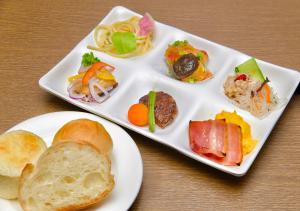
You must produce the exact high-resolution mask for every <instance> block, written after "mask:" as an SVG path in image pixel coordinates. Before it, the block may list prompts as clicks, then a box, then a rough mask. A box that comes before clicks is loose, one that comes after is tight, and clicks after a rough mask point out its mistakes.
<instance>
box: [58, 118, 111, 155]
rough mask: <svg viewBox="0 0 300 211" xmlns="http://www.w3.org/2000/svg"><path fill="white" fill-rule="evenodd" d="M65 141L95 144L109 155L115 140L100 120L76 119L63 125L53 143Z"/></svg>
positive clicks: (99, 149)
mask: <svg viewBox="0 0 300 211" xmlns="http://www.w3.org/2000/svg"><path fill="white" fill-rule="evenodd" d="M65 141H81V142H84V143H88V144H91V145H93V146H94V147H95V148H96V149H97V150H98V151H100V152H101V153H102V154H106V155H109V154H110V153H111V151H112V148H113V142H112V139H111V137H110V135H109V133H108V132H107V131H106V130H105V128H104V127H103V125H101V124H100V123H99V122H96V121H93V120H89V119H75V120H72V121H70V122H68V123H66V124H65V125H64V126H62V127H61V128H60V129H59V130H58V131H57V132H56V134H55V136H54V138H53V143H52V144H53V145H54V144H57V143H60V142H65Z"/></svg>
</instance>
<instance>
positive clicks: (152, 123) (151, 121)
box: [148, 91, 156, 133]
mask: <svg viewBox="0 0 300 211" xmlns="http://www.w3.org/2000/svg"><path fill="white" fill-rule="evenodd" d="M155 98H156V92H154V91H150V92H149V94H148V108H149V113H148V115H149V116H148V118H149V130H150V132H152V133H154V131H155V115H154V106H155Z"/></svg>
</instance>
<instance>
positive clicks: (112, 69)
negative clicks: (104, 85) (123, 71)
mask: <svg viewBox="0 0 300 211" xmlns="http://www.w3.org/2000/svg"><path fill="white" fill-rule="evenodd" d="M104 69H105V70H107V71H109V72H112V71H114V69H115V68H114V67H113V66H109V65H107V66H105V67H104Z"/></svg>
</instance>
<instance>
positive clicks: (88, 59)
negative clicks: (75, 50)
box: [81, 52, 100, 67]
mask: <svg viewBox="0 0 300 211" xmlns="http://www.w3.org/2000/svg"><path fill="white" fill-rule="evenodd" d="M96 62H100V59H98V58H97V57H95V56H94V54H93V52H90V53H85V54H83V56H82V59H81V64H82V65H83V66H84V67H87V66H90V65H92V64H94V63H96Z"/></svg>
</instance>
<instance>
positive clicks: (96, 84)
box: [89, 78, 109, 103]
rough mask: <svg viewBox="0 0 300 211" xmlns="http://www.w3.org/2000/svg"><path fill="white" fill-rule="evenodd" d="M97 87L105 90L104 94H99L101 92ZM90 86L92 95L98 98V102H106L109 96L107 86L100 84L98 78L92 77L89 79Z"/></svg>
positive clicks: (95, 98)
mask: <svg viewBox="0 0 300 211" xmlns="http://www.w3.org/2000/svg"><path fill="white" fill-rule="evenodd" d="M95 87H97V88H98V89H99V90H100V91H102V92H103V95H102V96H99V94H98V93H97V91H96V90H95ZM89 88H90V93H91V95H92V97H93V98H94V100H96V102H98V103H102V102H104V101H105V100H107V99H108V98H109V93H108V92H107V91H106V89H105V88H103V87H102V86H101V85H100V84H99V80H98V79H96V78H91V79H90V81H89Z"/></svg>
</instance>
